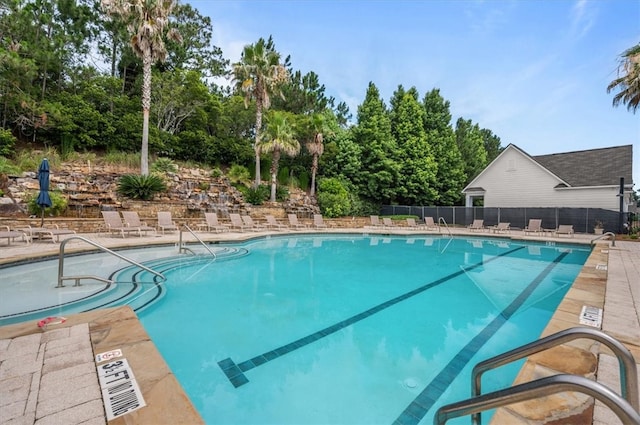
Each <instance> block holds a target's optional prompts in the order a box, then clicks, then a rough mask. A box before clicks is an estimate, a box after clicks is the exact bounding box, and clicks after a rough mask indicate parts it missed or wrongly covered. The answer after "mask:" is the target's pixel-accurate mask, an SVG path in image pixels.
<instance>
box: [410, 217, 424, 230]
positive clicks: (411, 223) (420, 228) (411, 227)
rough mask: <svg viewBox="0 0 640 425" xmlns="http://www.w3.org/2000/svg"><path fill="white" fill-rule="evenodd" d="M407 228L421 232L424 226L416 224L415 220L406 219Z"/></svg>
mask: <svg viewBox="0 0 640 425" xmlns="http://www.w3.org/2000/svg"><path fill="white" fill-rule="evenodd" d="M407 227H408V228H409V229H413V230H422V229H424V225H422V224H418V223H416V219H415V218H407Z"/></svg>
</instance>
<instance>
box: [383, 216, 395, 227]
mask: <svg viewBox="0 0 640 425" xmlns="http://www.w3.org/2000/svg"><path fill="white" fill-rule="evenodd" d="M382 224H383V225H384V227H385V228H387V229H392V228H395V227H396V225H395V224H393V221H392V220H391V218H390V217H383V218H382Z"/></svg>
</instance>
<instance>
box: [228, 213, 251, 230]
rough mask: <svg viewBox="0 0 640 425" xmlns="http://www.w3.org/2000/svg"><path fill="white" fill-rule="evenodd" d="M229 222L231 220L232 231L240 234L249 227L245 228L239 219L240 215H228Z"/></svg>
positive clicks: (240, 218)
mask: <svg viewBox="0 0 640 425" xmlns="http://www.w3.org/2000/svg"><path fill="white" fill-rule="evenodd" d="M229 220H231V228H232V229H238V230H240V231H241V232H244V229H247V228H249V226H247V225H246V224H245V223H244V221H242V217H240V214H238V213H231V214H229Z"/></svg>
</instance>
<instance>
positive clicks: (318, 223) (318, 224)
mask: <svg viewBox="0 0 640 425" xmlns="http://www.w3.org/2000/svg"><path fill="white" fill-rule="evenodd" d="M313 226H314V227H315V228H316V229H326V228H327V225H326V224H325V222H324V219H323V218H322V214H314V215H313Z"/></svg>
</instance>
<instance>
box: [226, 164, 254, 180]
mask: <svg viewBox="0 0 640 425" xmlns="http://www.w3.org/2000/svg"><path fill="white" fill-rule="evenodd" d="M227 177H229V180H230V181H231V182H232V183H247V182H249V181H251V173H249V170H248V169H247V167H245V166H244V165H238V164H233V165H232V166H231V169H230V170H229V172H228V173H227Z"/></svg>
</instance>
